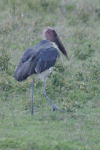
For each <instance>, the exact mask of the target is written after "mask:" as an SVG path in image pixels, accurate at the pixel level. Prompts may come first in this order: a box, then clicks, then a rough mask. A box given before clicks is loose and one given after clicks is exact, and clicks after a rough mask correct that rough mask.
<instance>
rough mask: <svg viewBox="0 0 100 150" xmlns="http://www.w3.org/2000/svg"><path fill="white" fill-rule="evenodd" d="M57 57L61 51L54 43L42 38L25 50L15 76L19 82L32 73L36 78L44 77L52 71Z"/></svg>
mask: <svg viewBox="0 0 100 150" xmlns="http://www.w3.org/2000/svg"><path fill="white" fill-rule="evenodd" d="M57 57H59V53H58V50H57V48H55V47H54V44H53V43H50V42H49V41H47V40H42V41H41V42H39V43H38V44H36V45H35V46H34V47H31V48H29V49H28V50H26V51H25V52H24V54H23V56H22V58H21V60H20V63H19V65H18V67H17V70H16V73H15V76H14V77H15V78H16V80H17V81H19V82H21V81H23V80H25V79H27V77H28V76H31V75H32V77H33V78H35V79H36V78H37V79H39V78H43V76H45V75H46V74H49V73H50V72H51V70H52V69H51V68H52V67H53V66H54V65H55V63H56V59H57Z"/></svg>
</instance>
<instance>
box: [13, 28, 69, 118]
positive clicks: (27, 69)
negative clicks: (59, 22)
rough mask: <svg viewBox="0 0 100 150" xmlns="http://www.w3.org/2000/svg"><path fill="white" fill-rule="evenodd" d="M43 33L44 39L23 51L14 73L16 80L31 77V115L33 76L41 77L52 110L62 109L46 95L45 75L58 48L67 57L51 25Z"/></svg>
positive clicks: (53, 61) (57, 55) (51, 66)
mask: <svg viewBox="0 0 100 150" xmlns="http://www.w3.org/2000/svg"><path fill="white" fill-rule="evenodd" d="M44 33H45V38H46V40H42V41H40V42H39V43H37V44H36V45H35V46H33V47H31V48H29V49H27V50H26V51H25V52H24V54H23V56H22V57H21V60H20V62H19V65H18V67H17V69H16V72H15V74H14V78H15V79H16V80H17V81H18V82H21V81H23V80H26V79H27V78H28V77H29V76H31V77H32V78H33V81H32V86H31V115H33V84H34V79H35V78H37V79H43V81H44V86H43V94H44V96H45V97H46V99H47V100H48V101H49V102H50V103H51V105H52V112H53V111H54V110H55V109H57V110H59V111H62V110H61V109H59V108H58V107H57V106H56V105H55V104H54V103H52V101H51V100H50V99H49V97H48V96H47V95H46V90H45V87H46V76H47V75H48V74H49V73H51V70H52V69H53V67H54V65H55V63H56V60H57V57H59V52H58V48H59V49H60V51H61V52H62V53H63V54H64V55H65V56H66V58H67V59H68V60H69V58H68V55H67V52H66V50H65V48H64V46H63V44H62V43H61V41H60V39H59V37H58V35H57V33H56V31H55V30H54V29H53V28H51V27H47V28H46V30H45V32H44ZM62 112H63V111H62Z"/></svg>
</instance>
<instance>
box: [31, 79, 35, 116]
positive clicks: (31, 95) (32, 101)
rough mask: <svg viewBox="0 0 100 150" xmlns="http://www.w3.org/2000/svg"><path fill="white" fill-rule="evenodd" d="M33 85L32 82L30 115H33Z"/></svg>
mask: <svg viewBox="0 0 100 150" xmlns="http://www.w3.org/2000/svg"><path fill="white" fill-rule="evenodd" d="M33 84H34V80H33V81H32V86H31V115H33V94H34V92H33Z"/></svg>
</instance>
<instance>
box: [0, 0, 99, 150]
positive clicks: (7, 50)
mask: <svg viewBox="0 0 100 150" xmlns="http://www.w3.org/2000/svg"><path fill="white" fill-rule="evenodd" d="M99 5H100V0H95V1H93V0H88V1H86V0H83V1H82V0H77V1H75V0H72V1H67V0H64V1H59V0H55V1H54V0H49V1H48V0H43V1H41V0H34V1H33V0H28V1H27V0H21V1H18V0H14V1H13V0H9V1H8V0H0V20H1V22H0V150H33V149H34V150H47V149H50V150H86V149H87V150H94V149H95V150H99V149H100V7H99ZM40 14H41V15H40ZM47 26H52V27H54V28H55V29H56V31H57V33H58V35H59V37H60V39H61V41H62V43H63V44H64V46H65V48H66V50H67V52H68V56H69V58H70V61H68V60H66V58H65V57H64V56H61V57H60V60H58V61H57V64H56V66H55V68H54V70H53V72H52V73H51V74H50V75H49V76H48V79H47V86H46V91H47V94H48V96H49V97H50V99H51V100H52V101H53V102H54V103H55V104H56V105H57V106H58V107H59V108H61V109H62V110H65V113H61V112H58V111H55V112H53V113H51V106H50V104H49V103H48V102H47V100H46V99H45V98H44V96H43V95H42V84H43V83H42V81H35V84H34V115H33V116H31V114H30V109H31V97H30V89H31V82H32V80H31V79H30V78H28V79H27V80H25V81H24V82H21V83H18V82H17V81H15V79H14V78H13V75H14V72H15V68H16V66H17V65H18V63H19V60H20V58H21V56H22V54H23V52H24V51H25V50H26V49H28V48H29V47H32V46H33V45H35V44H36V43H38V42H39V41H40V40H42V39H43V38H44V37H43V30H44V29H45V28H46V27H47ZM60 55H62V54H60Z"/></svg>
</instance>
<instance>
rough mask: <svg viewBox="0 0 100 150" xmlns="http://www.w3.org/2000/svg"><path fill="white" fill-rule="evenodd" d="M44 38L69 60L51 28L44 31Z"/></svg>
mask: <svg viewBox="0 0 100 150" xmlns="http://www.w3.org/2000/svg"><path fill="white" fill-rule="evenodd" d="M45 38H46V39H47V40H48V41H50V42H54V43H55V44H56V45H57V46H58V48H59V49H60V51H61V52H62V53H63V54H64V55H65V56H66V58H67V59H68V60H69V58H68V55H67V52H66V50H65V48H64V46H63V44H62V43H61V41H60V39H59V37H58V35H57V33H56V31H55V30H54V29H53V28H51V27H47V28H46V30H45Z"/></svg>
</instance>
